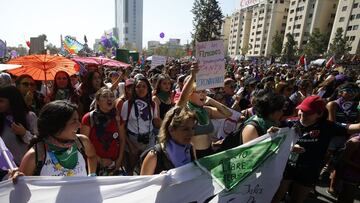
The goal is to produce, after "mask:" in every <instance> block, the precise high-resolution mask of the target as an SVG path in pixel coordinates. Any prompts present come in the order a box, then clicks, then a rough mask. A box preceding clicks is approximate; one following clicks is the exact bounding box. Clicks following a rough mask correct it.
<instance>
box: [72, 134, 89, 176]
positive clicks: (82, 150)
mask: <svg viewBox="0 0 360 203" xmlns="http://www.w3.org/2000/svg"><path fill="white" fill-rule="evenodd" d="M75 143H76V147H77V149H78V150H79V152H80V154H81V155H82V156H83V158H84V160H85V167H86V171H87V172H88V162H87V155H86V152H85V146H84V143H83V142H82V141H81V139H80V138H79V137H78V135H76V138H75Z"/></svg>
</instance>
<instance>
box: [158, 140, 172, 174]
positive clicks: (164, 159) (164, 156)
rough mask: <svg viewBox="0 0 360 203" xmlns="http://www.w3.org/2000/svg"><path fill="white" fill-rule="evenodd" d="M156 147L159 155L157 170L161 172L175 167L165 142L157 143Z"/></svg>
mask: <svg viewBox="0 0 360 203" xmlns="http://www.w3.org/2000/svg"><path fill="white" fill-rule="evenodd" d="M154 148H155V150H156V155H157V163H156V169H155V171H156V170H158V171H159V173H161V172H162V171H164V170H170V169H172V168H175V166H174V164H173V163H171V161H170V159H169V155H168V153H167V152H166V150H165V147H164V146H163V144H156V145H155V146H154Z"/></svg>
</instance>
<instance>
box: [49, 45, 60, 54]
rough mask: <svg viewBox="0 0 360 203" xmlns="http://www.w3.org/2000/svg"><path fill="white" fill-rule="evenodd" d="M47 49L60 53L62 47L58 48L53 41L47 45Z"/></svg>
mask: <svg viewBox="0 0 360 203" xmlns="http://www.w3.org/2000/svg"><path fill="white" fill-rule="evenodd" d="M46 50H49V51H50V54H58V53H59V52H60V48H57V47H56V46H55V45H53V44H51V43H49V44H47V45H46Z"/></svg>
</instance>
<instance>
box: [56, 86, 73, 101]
mask: <svg viewBox="0 0 360 203" xmlns="http://www.w3.org/2000/svg"><path fill="white" fill-rule="evenodd" d="M69 94H70V91H69V90H68V89H58V91H57V92H56V94H55V100H67V99H68V98H69Z"/></svg>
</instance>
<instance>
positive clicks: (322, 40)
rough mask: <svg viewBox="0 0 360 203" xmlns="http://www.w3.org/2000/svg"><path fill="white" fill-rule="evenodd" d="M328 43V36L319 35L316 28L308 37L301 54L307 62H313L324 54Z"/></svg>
mask: <svg viewBox="0 0 360 203" xmlns="http://www.w3.org/2000/svg"><path fill="white" fill-rule="evenodd" d="M328 43H329V35H328V34H321V32H320V30H319V29H318V28H315V29H314V31H313V33H311V35H310V36H309V40H308V42H307V43H306V44H305V46H304V47H303V54H305V55H306V57H307V59H308V60H314V59H316V58H318V57H319V56H321V55H323V54H324V53H325V52H326V49H327V44H328Z"/></svg>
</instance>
